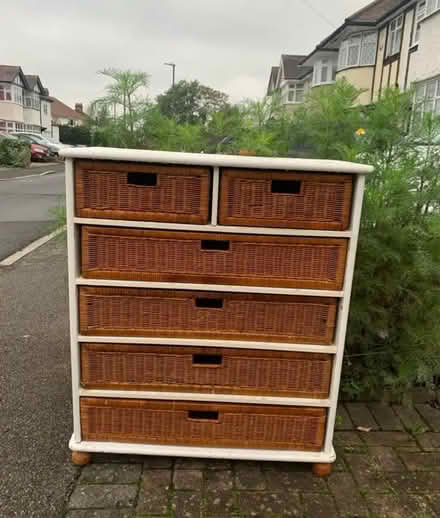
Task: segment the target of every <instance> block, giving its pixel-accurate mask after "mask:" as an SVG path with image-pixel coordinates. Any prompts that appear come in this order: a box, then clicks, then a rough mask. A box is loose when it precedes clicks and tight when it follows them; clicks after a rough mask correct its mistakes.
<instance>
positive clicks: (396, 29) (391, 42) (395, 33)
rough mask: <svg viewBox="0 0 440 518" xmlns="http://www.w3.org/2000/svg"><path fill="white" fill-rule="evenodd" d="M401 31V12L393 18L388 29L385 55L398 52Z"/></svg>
mask: <svg viewBox="0 0 440 518" xmlns="http://www.w3.org/2000/svg"><path fill="white" fill-rule="evenodd" d="M402 32H403V14H401V15H400V16H398V17H397V18H394V20H393V21H392V22H391V23H390V27H389V31H388V45H387V56H393V55H394V54H398V53H399V52H400V45H401V43H402Z"/></svg>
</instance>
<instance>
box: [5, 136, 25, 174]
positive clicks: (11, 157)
mask: <svg viewBox="0 0 440 518" xmlns="http://www.w3.org/2000/svg"><path fill="white" fill-rule="evenodd" d="M30 162H31V148H30V146H29V144H28V143H26V142H23V141H21V140H18V139H12V138H0V165H3V166H10V167H28V166H29V164H30Z"/></svg>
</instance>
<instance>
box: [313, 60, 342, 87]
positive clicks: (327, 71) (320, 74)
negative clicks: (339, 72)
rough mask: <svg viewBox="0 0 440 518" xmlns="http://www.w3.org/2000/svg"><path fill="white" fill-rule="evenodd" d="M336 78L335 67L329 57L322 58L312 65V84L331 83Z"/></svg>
mask: <svg viewBox="0 0 440 518" xmlns="http://www.w3.org/2000/svg"><path fill="white" fill-rule="evenodd" d="M335 79H336V67H335V64H334V63H333V61H332V60H331V59H329V58H323V59H321V60H320V61H317V62H316V63H315V64H314V65H313V86H317V85H321V84H328V83H333V82H334V81H335Z"/></svg>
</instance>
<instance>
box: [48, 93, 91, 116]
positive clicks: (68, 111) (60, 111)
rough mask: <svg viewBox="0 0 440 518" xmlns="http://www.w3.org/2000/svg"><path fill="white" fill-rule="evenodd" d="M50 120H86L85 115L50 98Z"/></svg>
mask: <svg viewBox="0 0 440 518" xmlns="http://www.w3.org/2000/svg"><path fill="white" fill-rule="evenodd" d="M52 99H53V103H52V109H51V113H52V119H72V120H82V121H85V120H87V119H88V117H87V115H86V114H85V113H80V112H77V111H75V110H74V109H72V108H70V106H67V104H64V103H63V102H61V101H60V100H59V99H56V98H55V97H53V98H52Z"/></svg>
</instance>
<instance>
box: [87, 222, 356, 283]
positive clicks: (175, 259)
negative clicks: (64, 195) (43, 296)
mask: <svg viewBox="0 0 440 518" xmlns="http://www.w3.org/2000/svg"><path fill="white" fill-rule="evenodd" d="M346 255H347V240H346V239H328V238H308V237H307V238H300V237H276V236H252V235H250V236H248V235H244V236H243V235H237V234H209V233H195V232H194V233H193V232H185V233H182V232H161V231H155V230H136V229H125V228H109V227H82V275H83V276H84V277H87V278H98V279H126V280H142V281H167V282H194V283H211V284H242V285H254V286H279V287H285V288H310V289H326V290H340V289H342V285H343V281H344V269H345V258H346Z"/></svg>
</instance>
